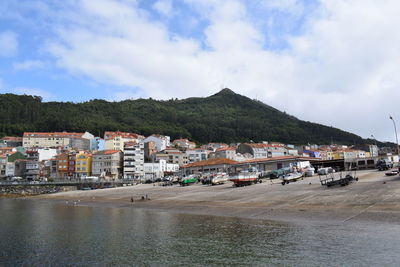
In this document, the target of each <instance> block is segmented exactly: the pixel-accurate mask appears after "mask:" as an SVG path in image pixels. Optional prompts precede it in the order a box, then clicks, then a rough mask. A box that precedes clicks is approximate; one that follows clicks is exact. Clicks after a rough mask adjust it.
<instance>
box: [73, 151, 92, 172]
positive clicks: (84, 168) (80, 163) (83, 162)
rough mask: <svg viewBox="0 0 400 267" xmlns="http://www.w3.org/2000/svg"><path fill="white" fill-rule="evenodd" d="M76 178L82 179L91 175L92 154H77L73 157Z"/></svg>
mask: <svg viewBox="0 0 400 267" xmlns="http://www.w3.org/2000/svg"><path fill="white" fill-rule="evenodd" d="M75 173H76V177H78V178H82V177H87V176H91V175H92V154H91V153H87V152H79V153H78V154H76V156H75Z"/></svg>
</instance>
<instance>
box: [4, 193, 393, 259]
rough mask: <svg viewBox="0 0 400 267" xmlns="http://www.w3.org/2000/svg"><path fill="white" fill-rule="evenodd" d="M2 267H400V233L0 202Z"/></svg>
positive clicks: (360, 226)
mask: <svg viewBox="0 0 400 267" xmlns="http://www.w3.org/2000/svg"><path fill="white" fill-rule="evenodd" d="M0 216H1V217H0V238H1V239H0V256H1V257H0V266H28V265H29V266H112V265H114V266H165V265H167V266H220V265H225V266H235V265H236V266H246V265H252V266H253V265H257V266H265V265H285V266H287V265H292V266H343V265H346V266H349V265H353V266H354V265H355V266H371V265H375V266H388V265H393V266H399V265H400V254H399V247H400V226H399V225H393V224H392V225H388V224H384V225H383V224H377V225H371V224H341V225H326V224H323V223H321V225H315V224H314V225H304V224H301V225H300V224H286V223H275V222H266V221H259V220H244V219H236V218H224V217H212V216H196V215H176V214H170V213H164V212H153V211H145V210H138V209H133V208H107V207H104V208H99V207H73V206H65V205H60V204H56V203H43V202H36V201H27V200H17V199H0Z"/></svg>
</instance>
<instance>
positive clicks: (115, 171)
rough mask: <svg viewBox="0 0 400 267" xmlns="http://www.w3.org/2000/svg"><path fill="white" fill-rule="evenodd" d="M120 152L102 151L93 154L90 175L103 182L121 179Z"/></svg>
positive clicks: (121, 157) (121, 158)
mask: <svg viewBox="0 0 400 267" xmlns="http://www.w3.org/2000/svg"><path fill="white" fill-rule="evenodd" d="M122 160H123V156H122V152H121V151H120V150H103V151H98V152H95V153H93V157H92V175H94V176H98V177H100V178H101V179H105V180H115V179H120V178H122Z"/></svg>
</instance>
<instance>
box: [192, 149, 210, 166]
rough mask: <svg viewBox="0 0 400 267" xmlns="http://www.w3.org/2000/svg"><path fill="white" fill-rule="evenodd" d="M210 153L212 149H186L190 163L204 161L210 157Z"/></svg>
mask: <svg viewBox="0 0 400 267" xmlns="http://www.w3.org/2000/svg"><path fill="white" fill-rule="evenodd" d="M209 154H210V150H207V149H201V148H199V149H188V150H186V156H187V158H188V162H189V163H193V162H197V161H202V160H206V159H208V155H209Z"/></svg>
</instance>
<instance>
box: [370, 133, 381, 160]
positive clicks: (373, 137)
mask: <svg viewBox="0 0 400 267" xmlns="http://www.w3.org/2000/svg"><path fill="white" fill-rule="evenodd" d="M371 137H372V139H374V142H375V147H376V150H377V151H376V154H375V149H374V151H373V153H372V154H373V155H372V156H373V157H375V156H378V154H379V149H378V145H377V143H376V138H375V136H374V135H373V134H371Z"/></svg>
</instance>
